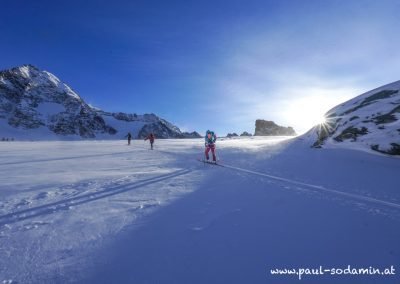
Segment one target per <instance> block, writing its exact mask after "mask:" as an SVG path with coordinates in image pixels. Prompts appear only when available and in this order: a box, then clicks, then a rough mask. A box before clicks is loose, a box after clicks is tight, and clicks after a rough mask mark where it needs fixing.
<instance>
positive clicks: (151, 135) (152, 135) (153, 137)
mask: <svg viewBox="0 0 400 284" xmlns="http://www.w3.org/2000/svg"><path fill="white" fill-rule="evenodd" d="M154 139H156V136H155V135H154V134H153V133H150V134H149V135H148V136H147V137H146V138H145V139H144V141H146V140H149V141H150V148H151V150H153V144H154Z"/></svg>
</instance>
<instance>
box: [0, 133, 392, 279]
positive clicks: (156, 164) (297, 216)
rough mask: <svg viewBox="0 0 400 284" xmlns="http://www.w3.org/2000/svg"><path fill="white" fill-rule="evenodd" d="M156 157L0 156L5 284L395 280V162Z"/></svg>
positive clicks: (1, 275) (238, 148)
mask: <svg viewBox="0 0 400 284" xmlns="http://www.w3.org/2000/svg"><path fill="white" fill-rule="evenodd" d="M155 146H156V148H155V150H154V151H150V150H148V148H149V145H148V144H147V143H144V142H143V141H133V144H132V145H131V146H130V147H128V146H127V145H125V142H123V141H102V142H100V141H99V142H89V141H76V142H9V143H6V142H4V143H2V144H1V148H0V156H1V160H0V170H1V173H2V174H1V175H0V198H1V203H0V283H1V281H5V282H4V283H9V282H7V281H15V282H16V283H299V280H298V278H297V276H294V275H291V276H273V275H271V274H270V273H269V271H270V269H273V268H300V267H303V268H307V267H308V268H314V267H319V265H323V266H326V267H337V268H341V267H347V265H349V264H350V265H352V266H355V267H367V268H368V267H369V266H375V267H386V266H390V265H394V266H395V268H397V269H399V267H398V265H399V263H400V243H399V239H400V229H399V228H400V191H399V190H398V170H399V163H400V160H399V159H398V158H395V157H390V156H389V157H388V156H383V155H372V154H370V153H366V152H363V151H353V150H345V149H338V148H332V149H324V150H316V149H313V148H310V147H308V140H304V139H303V138H301V139H291V140H287V138H284V137H281V138H254V137H253V138H238V139H226V140H220V141H218V148H217V150H218V155H219V158H220V163H221V164H225V165H227V167H218V166H212V165H207V164H203V163H199V162H198V161H197V158H201V157H202V151H203V147H204V146H203V141H202V140H201V139H193V140H157V141H156V145H155ZM304 281H306V282H305V283H399V281H400V278H399V276H398V273H397V274H396V275H394V276H358V277H357V276H343V275H342V276H328V275H324V276H304V277H303V280H302V282H304ZM10 283H14V282H10Z"/></svg>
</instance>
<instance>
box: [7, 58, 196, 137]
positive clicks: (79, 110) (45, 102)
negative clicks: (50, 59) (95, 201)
mask: <svg viewBox="0 0 400 284" xmlns="http://www.w3.org/2000/svg"><path fill="white" fill-rule="evenodd" d="M128 132H131V133H132V134H133V136H134V137H138V138H142V137H144V136H147V134H148V133H150V132H154V133H155V135H156V137H158V138H186V137H190V138H191V137H197V136H198V133H195V132H193V133H186V132H181V131H180V129H179V128H178V127H176V126H175V125H173V124H172V123H170V122H168V121H166V120H164V119H162V118H160V117H158V116H156V115H155V114H144V115H137V114H126V113H112V112H106V111H103V110H100V109H98V108H94V107H92V106H90V105H88V104H87V103H86V102H85V101H84V100H83V99H82V98H81V97H80V96H79V95H78V94H77V93H76V92H74V91H73V90H72V89H71V88H70V87H69V86H68V85H66V84H65V83H63V82H61V81H60V80H59V79H58V78H57V77H56V76H54V75H53V74H51V73H49V72H47V71H42V70H39V69H38V68H36V67H35V66H32V65H24V66H21V67H16V68H12V69H9V70H4V71H0V136H1V137H10V138H11V137H12V138H15V139H19V140H25V139H33V140H47V139H82V138H99V139H120V138H122V137H124V136H125V135H126V134H127V133H128Z"/></svg>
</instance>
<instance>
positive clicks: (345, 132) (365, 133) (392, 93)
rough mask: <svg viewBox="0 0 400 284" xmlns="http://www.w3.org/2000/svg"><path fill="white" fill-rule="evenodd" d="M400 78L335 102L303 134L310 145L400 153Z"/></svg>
mask: <svg viewBox="0 0 400 284" xmlns="http://www.w3.org/2000/svg"><path fill="white" fill-rule="evenodd" d="M399 90H400V81H397V82H394V83H391V84H388V85H384V86H382V87H379V88H377V89H374V90H372V91H369V92H366V93H364V94H362V95H360V96H357V97H355V98H353V99H351V100H349V101H347V102H345V103H343V104H341V105H338V106H336V107H334V108H333V109H331V110H330V111H328V112H327V113H326V114H325V118H326V122H325V123H324V124H322V125H317V126H315V127H313V128H312V129H311V130H310V131H309V132H308V133H306V134H305V137H306V138H307V139H309V140H310V142H311V143H312V146H313V147H329V146H335V147H336V146H339V147H347V148H358V149H364V150H365V149H371V150H373V151H378V152H382V153H386V154H391V155H400V121H399V118H400V92H399Z"/></svg>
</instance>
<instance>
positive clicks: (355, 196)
mask: <svg viewBox="0 0 400 284" xmlns="http://www.w3.org/2000/svg"><path fill="white" fill-rule="evenodd" d="M201 162H203V161H201ZM206 164H210V165H214V166H220V167H223V168H228V169H232V170H235V171H239V172H244V173H248V174H252V175H257V176H262V177H266V178H269V179H273V180H278V181H282V182H285V183H290V184H294V185H300V186H304V187H308V188H312V189H315V190H318V191H322V192H328V193H330V194H335V195H340V196H345V197H349V198H351V199H355V200H361V201H366V202H369V203H375V204H379V205H384V206H386V207H390V208H395V209H400V204H397V203H394V202H390V201H385V200H380V199H377V198H373V197H368V196H363V195H359V194H354V193H349V192H344V191H340V190H336V189H330V188H325V187H323V186H320V185H314V184H310V183H304V182H301V181H296V180H291V179H288V178H284V177H278V176H274V175H269V174H266V173H262V172H257V171H252V170H247V169H243V168H239V167H234V166H230V165H227V164H212V163H207V162H206ZM285 188H286V189H290V187H285Z"/></svg>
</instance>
